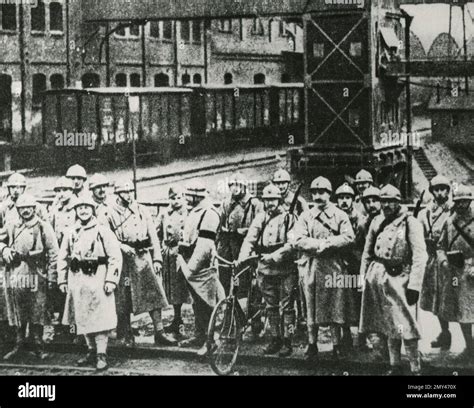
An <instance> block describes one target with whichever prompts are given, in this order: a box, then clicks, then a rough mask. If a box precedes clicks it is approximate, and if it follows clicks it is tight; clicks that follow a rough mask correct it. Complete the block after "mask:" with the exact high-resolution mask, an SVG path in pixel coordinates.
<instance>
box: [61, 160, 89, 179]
mask: <svg viewBox="0 0 474 408" xmlns="http://www.w3.org/2000/svg"><path fill="white" fill-rule="evenodd" d="M66 177H68V178H73V177H78V178H83V179H84V180H86V179H87V173H86V170H85V169H84V167H82V166H79V165H78V164H75V165H74V166H71V167H69V170H68V171H67V173H66Z"/></svg>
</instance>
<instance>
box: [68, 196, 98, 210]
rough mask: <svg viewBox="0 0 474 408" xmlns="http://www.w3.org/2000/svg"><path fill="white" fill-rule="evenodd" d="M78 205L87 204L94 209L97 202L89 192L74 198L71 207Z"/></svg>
mask: <svg viewBox="0 0 474 408" xmlns="http://www.w3.org/2000/svg"><path fill="white" fill-rule="evenodd" d="M80 205H88V206H89V207H92V208H93V209H94V210H95V209H96V208H97V204H96V202H95V201H94V199H93V198H92V197H91V196H90V195H89V194H82V195H81V196H79V197H77V198H76V199H75V200H74V203H73V207H74V208H75V209H76V208H77V207H79V206H80Z"/></svg>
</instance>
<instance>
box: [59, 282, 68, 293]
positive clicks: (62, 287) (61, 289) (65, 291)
mask: <svg viewBox="0 0 474 408" xmlns="http://www.w3.org/2000/svg"><path fill="white" fill-rule="evenodd" d="M67 289H68V287H67V284H66V283H63V284H61V285H59V290H60V291H61V292H63V293H67Z"/></svg>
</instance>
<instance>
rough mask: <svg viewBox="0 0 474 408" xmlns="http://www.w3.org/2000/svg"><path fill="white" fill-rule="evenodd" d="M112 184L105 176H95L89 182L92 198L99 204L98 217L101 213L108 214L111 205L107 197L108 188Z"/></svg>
mask: <svg viewBox="0 0 474 408" xmlns="http://www.w3.org/2000/svg"><path fill="white" fill-rule="evenodd" d="M109 186H110V182H109V180H108V179H107V177H105V176H104V175H103V174H94V175H93V176H92V177H91V178H90V180H89V190H90V191H91V192H92V198H93V200H94V201H95V203H96V204H97V210H96V211H97V216H98V217H100V216H101V213H103V212H107V211H108V210H109V209H110V206H111V203H110V202H109V200H108V197H107V188H108V187H109Z"/></svg>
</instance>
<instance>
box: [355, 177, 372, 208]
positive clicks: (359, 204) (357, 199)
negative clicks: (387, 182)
mask: <svg viewBox="0 0 474 408" xmlns="http://www.w3.org/2000/svg"><path fill="white" fill-rule="evenodd" d="M361 183H367V184H370V185H371V186H372V185H373V184H374V178H373V177H372V174H370V172H368V171H367V170H361V171H359V173H357V175H356V178H355V181H354V184H355V185H356V186H357V185H358V184H361ZM363 196H364V194H363V193H362V194H358V195H356V197H355V199H354V208H355V209H356V210H357V211H358V212H359V213H361V214H362V215H363V216H364V217H366V216H367V215H368V214H367V212H366V211H365V207H364V204H363V203H362V199H363Z"/></svg>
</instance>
